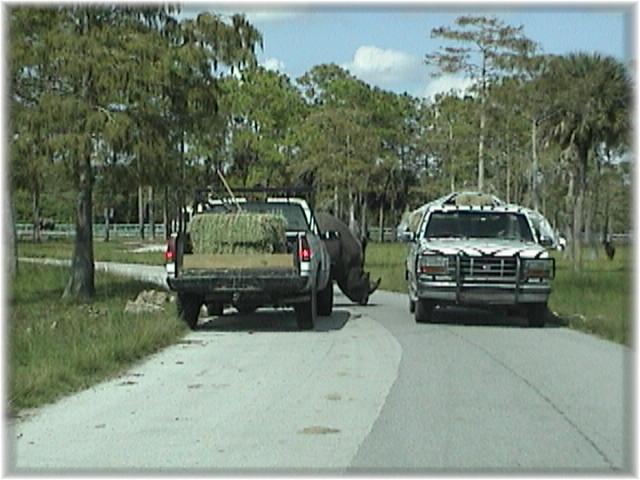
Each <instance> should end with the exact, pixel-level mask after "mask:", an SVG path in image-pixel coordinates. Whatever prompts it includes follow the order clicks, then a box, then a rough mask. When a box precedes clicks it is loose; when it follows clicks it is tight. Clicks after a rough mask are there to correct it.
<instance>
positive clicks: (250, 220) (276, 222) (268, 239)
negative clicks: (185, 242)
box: [189, 212, 287, 254]
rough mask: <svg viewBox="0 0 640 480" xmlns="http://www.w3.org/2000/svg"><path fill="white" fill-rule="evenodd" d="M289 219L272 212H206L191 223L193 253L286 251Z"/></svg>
mask: <svg viewBox="0 0 640 480" xmlns="http://www.w3.org/2000/svg"><path fill="white" fill-rule="evenodd" d="M285 225H286V221H285V219H284V217H283V216H282V215H275V214H271V213H251V212H239V213H205V214H202V215H197V216H195V217H194V218H193V219H192V220H191V223H190V225H189V229H190V234H191V243H192V245H193V253H196V254H221V253H284V252H286V239H287V237H286V230H285Z"/></svg>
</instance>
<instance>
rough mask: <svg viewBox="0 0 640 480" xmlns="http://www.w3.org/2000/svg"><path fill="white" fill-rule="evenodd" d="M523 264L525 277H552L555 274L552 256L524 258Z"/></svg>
mask: <svg viewBox="0 0 640 480" xmlns="http://www.w3.org/2000/svg"><path fill="white" fill-rule="evenodd" d="M523 264H524V276H525V277H526V278H553V277H554V276H555V270H556V268H555V261H554V259H553V258H544V259H539V260H525V261H524V262H523Z"/></svg>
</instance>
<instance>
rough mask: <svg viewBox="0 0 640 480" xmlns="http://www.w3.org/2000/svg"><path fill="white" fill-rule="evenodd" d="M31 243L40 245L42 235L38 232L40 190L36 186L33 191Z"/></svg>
mask: <svg viewBox="0 0 640 480" xmlns="http://www.w3.org/2000/svg"><path fill="white" fill-rule="evenodd" d="M32 212H33V232H32V240H33V243H40V241H41V240H42V235H41V231H40V188H39V186H36V187H35V188H34V189H33V209H32Z"/></svg>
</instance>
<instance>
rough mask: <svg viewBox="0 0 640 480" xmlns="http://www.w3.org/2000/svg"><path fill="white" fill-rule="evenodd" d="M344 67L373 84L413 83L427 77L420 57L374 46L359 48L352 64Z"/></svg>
mask: <svg viewBox="0 0 640 480" xmlns="http://www.w3.org/2000/svg"><path fill="white" fill-rule="evenodd" d="M342 66H343V67H344V68H346V69H347V70H349V71H350V72H351V73H352V74H354V75H355V76H356V77H359V78H360V79H362V80H364V81H365V82H369V83H373V84H386V85H389V84H398V83H406V82H412V81H415V80H417V79H419V78H421V77H422V76H423V75H426V71H423V69H422V63H421V61H420V59H419V58H418V57H416V56H414V55H411V54H409V53H406V52H401V51H398V50H391V49H384V48H378V47H374V46H372V45H363V46H361V47H359V48H358V49H357V50H356V52H355V54H354V55H353V59H352V60H351V62H350V63H347V64H345V65H342Z"/></svg>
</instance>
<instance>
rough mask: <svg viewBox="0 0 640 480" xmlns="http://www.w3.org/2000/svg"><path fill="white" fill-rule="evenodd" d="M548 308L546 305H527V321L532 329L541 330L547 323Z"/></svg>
mask: <svg viewBox="0 0 640 480" xmlns="http://www.w3.org/2000/svg"><path fill="white" fill-rule="evenodd" d="M548 315H549V308H548V307H547V304H546V303H532V304H531V305H527V321H528V322H529V326H530V327H532V328H542V327H544V324H545V323H547V317H548Z"/></svg>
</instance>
